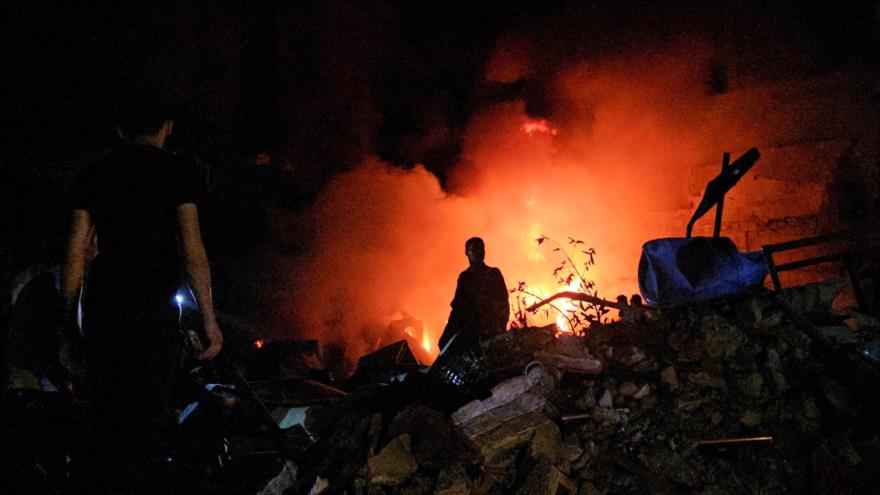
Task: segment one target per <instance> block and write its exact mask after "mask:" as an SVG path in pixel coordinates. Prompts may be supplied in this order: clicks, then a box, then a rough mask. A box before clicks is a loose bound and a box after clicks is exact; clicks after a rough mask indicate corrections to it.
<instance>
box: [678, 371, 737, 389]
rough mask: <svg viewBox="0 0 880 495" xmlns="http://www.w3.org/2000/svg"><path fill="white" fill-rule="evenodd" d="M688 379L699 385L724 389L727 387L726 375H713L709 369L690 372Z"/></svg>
mask: <svg viewBox="0 0 880 495" xmlns="http://www.w3.org/2000/svg"><path fill="white" fill-rule="evenodd" d="M687 380H688V382H690V383H693V384H694V385H697V386H698V387H704V388H717V389H723V388H725V387H727V382H725V381H724V377H722V376H718V375H713V374H711V373H709V372H707V371H698V372H696V373H688V374H687Z"/></svg>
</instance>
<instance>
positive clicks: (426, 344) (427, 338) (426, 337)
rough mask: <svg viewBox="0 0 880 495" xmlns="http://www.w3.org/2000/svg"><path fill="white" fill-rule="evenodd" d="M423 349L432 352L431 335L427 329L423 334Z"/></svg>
mask: <svg viewBox="0 0 880 495" xmlns="http://www.w3.org/2000/svg"><path fill="white" fill-rule="evenodd" d="M422 349H424V350H426V351H427V352H431V334H429V333H428V329H427V328H426V329H425V331H423V332H422Z"/></svg>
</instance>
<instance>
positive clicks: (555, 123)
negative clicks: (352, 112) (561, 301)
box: [284, 38, 816, 358]
mask: <svg viewBox="0 0 880 495" xmlns="http://www.w3.org/2000/svg"><path fill="white" fill-rule="evenodd" d="M512 39H513V38H512ZM513 40H514V41H512V42H511V43H506V42H505V41H504V40H503V39H502V42H500V43H499V45H498V47H497V52H496V56H495V57H493V58H492V59H490V60H489V62H488V64H487V67H486V74H485V79H486V80H487V81H495V82H502V83H509V82H511V81H513V80H515V79H517V78H522V77H527V78H529V80H528V81H529V87H530V88H532V89H531V90H530V91H531V92H532V93H534V92H535V91H538V92H539V93H540V95H539V96H540V98H541V99H543V100H544V104H543V105H541V106H540V108H541V109H542V114H541V115H529V114H528V112H527V102H526V99H525V98H524V99H523V100H519V101H511V102H506V103H501V104H496V105H493V106H490V107H487V108H484V109H483V110H482V111H480V112H478V113H477V114H476V115H475V116H474V118H473V119H472V120H471V122H470V124H469V126H468V128H467V131H466V133H465V139H464V146H463V153H462V159H461V162H460V163H459V165H458V166H457V167H456V168H455V169H454V170H453V171H452V172H451V173H450V175H449V176H448V178H447V179H448V180H447V188H446V189H445V190H444V188H442V187H441V185H440V181H439V180H438V178H437V177H435V176H434V175H432V174H431V173H430V172H429V171H428V170H426V169H425V168H424V167H422V166H418V165H417V166H415V167H413V168H411V169H401V168H398V167H394V166H392V165H389V164H385V163H382V162H380V161H379V160H377V159H375V158H370V159H368V160H366V161H365V162H364V163H362V164H361V165H360V166H358V167H356V168H355V169H354V170H352V171H351V172H348V173H345V174H343V175H340V176H338V177H336V178H335V179H334V180H332V182H331V183H330V184H329V186H328V187H327V188H326V189H325V190H324V191H323V192H322V194H321V195H320V198H319V200H318V201H317V203H316V204H315V205H314V207H313V208H312V209H311V210H310V211H309V213H308V215H307V217H306V219H305V220H304V222H305V224H306V225H308V226H309V228H310V229H311V230H312V231H313V232H314V233H315V235H314V238H313V240H312V242H311V244H310V247H309V249H308V250H307V252H306V253H305V254H303V255H302V256H300V257H299V258H298V259H297V260H295V262H294V263H293V265H294V266H293V269H292V270H291V271H290V273H291V275H290V280H293V284H292V285H295V286H296V287H298V292H297V294H296V296H295V297H293V298H291V299H290V300H288V301H287V302H286V303H285V304H284V307H285V317H286V318H287V320H288V321H290V322H291V324H292V325H293V326H294V327H295V328H298V329H299V330H300V331H301V332H302V334H304V335H305V336H309V337H312V338H319V339H321V340H322V341H323V342H325V343H326V342H338V343H341V344H342V345H344V347H345V349H346V352H347V354H348V355H349V356H350V357H351V358H356V357H357V356H359V355H362V354H363V353H365V352H369V351H371V350H374V349H375V348H376V346H377V345H380V344H388V343H390V342H392V341H394V340H399V339H400V338H404V337H405V335H403V334H402V333H398V334H397V335H393V334H389V329H388V325H389V322H391V321H392V320H394V319H399V318H401V317H402V316H405V315H412V316H413V317H415V318H416V319H419V320H422V321H423V325H424V331H425V332H426V339H427V340H428V343H429V345H430V347H429V348H430V351H429V352H430V354H432V355H436V352H437V348H436V342H437V340H438V338H439V337H440V334H441V332H442V330H443V327H444V325H445V322H446V318H447V316H448V312H449V302H450V300H451V298H452V295H453V291H454V286H455V281H456V277H457V274H458V273H459V272H460V271H461V270H464V269H465V268H466V267H467V260H466V258H465V256H464V241H465V240H466V239H467V238H469V237H471V236H480V237H482V238H483V239H485V241H486V246H487V256H486V261H487V263H488V264H489V265H492V266H497V267H499V268H500V269H501V271H502V273H503V274H504V276H505V280H506V282H507V285H508V287H515V286H516V285H517V283H518V282H519V281H524V282H526V283H527V284H528V285H529V287H531V288H533V289H534V290H536V291H540V292H544V293H546V294H548V295H549V294H553V293H555V292H557V291H558V290H561V287H559V285H558V284H557V283H556V282H555V280H554V277H553V276H552V274H551V271H552V269H553V268H554V267H555V266H556V264H557V262H558V261H559V255H558V253H554V252H553V251H552V246H550V247H548V245H547V244H544V245H538V244H537V243H536V242H535V240H536V238H538V237H539V236H541V235H547V236H549V237H551V238H553V239H555V240H557V241H560V242H561V243H562V244H563V245H564V244H565V243H566V240H567V239H568V238H569V237H572V238H576V239H580V240H583V241H584V243H585V245H586V246H589V247H593V248H595V249H596V252H597V256H596V265H595V267H593V268H592V269H591V270H590V272H589V273H588V277H590V278H591V279H592V280H594V281H595V282H596V283H597V287H598V291H599V294H600V296H603V297H605V298H608V299H614V297H615V296H616V295H617V294H626V295H629V294H632V293H635V292H637V291H638V287H637V279H636V277H637V264H638V260H639V255H640V249H641V245H642V243H644V242H645V241H647V240H649V239H652V238H658V237H665V236H681V235H683V234H684V228H685V225H686V223H687V220H688V214H689V212H690V211H692V209H693V206H694V205H693V202H694V201H695V200H698V199H699V194H700V193H701V192H702V191H701V190H700V191H693V190H691V189H692V188H691V184H693V183H695V182H696V183H701V184H705V181H707V180H708V179H710V178H711V177H712V176H713V175H714V174H715V173H717V170H718V168H720V160H721V152H722V151H725V150H727V151H731V152H732V153H733V157H734V158H736V157H737V156H739V155H740V154H741V153H742V152H744V151H745V150H747V149H748V148H750V147H752V146H755V145H759V144H761V143H764V142H767V141H768V140H773V139H784V133H785V132H789V130H790V129H791V128H793V127H798V126H801V125H802V124H801V122H803V121H804V117H805V113H807V112H809V111H810V110H808V109H805V108H800V107H797V106H794V107H792V106H790V105H788V106H787V105H784V104H782V105H780V104H778V103H774V102H775V101H777V100H774V98H776V97H777V96H778V94H776V93H774V92H772V91H770V92H768V91H744V92H736V91H732V92H730V93H729V94H728V89H730V88H729V87H728V85H735V84H736V83H737V82H736V81H727V79H726V78H727V77H728V75H727V74H721V75H719V74H717V72H718V70H719V69H718V66H717V62H716V61H717V54H716V53H715V51H714V50H713V49H712V48H711V45H709V44H707V43H703V42H701V41H699V40H694V39H686V38H682V39H678V40H675V41H672V42H668V43H666V44H664V45H657V46H651V47H643V48H639V49H635V48H633V49H630V50H629V51H627V52H617V53H615V54H614V55H613V56H609V57H605V58H603V57H591V58H590V59H589V60H588V59H586V58H582V59H580V60H562V61H558V62H559V63H556V64H554V65H552V66H550V65H549V64H547V63H546V61H540V60H538V59H540V57H541V53H540V51H539V50H540V46H541V45H540V43H533V42H522V41H517V40H515V39H513ZM551 69H552V70H551ZM740 82H741V81H740ZM535 88H537V89H535ZM762 112H763V117H762V118H761V119H757V118H755V115H756V114H760V113H762ZM694 170H711V172H710V175H707V176H706V177H705V178H699V180H692V179H693V177H692V174H693V173H694ZM704 179H705V180H704ZM738 187H739V188H740V190H742V191H744V192H742V194H752V193H754V192H755V191H754V189H753V188H754V187H755V186H754V185H749V184H748V181H744V183H743V184H742V185H741V186H738ZM797 201H798V200H795V202H797ZM800 201H805V202H812V203H813V206H812V207H815V201H816V197H815V196H810V195H807V194H805V195H803V196H802V199H801V200H800ZM803 207H804V208H807V207H809V205H806V204H804V205H803ZM793 208H795V209H796V208H797V206H794V207H793ZM682 212H684V213H682ZM413 337H414V342H415V343H419V342H420V341H421V336H420V335H419V334H418V333H416V334H414V335H413Z"/></svg>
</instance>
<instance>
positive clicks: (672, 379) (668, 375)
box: [660, 366, 678, 392]
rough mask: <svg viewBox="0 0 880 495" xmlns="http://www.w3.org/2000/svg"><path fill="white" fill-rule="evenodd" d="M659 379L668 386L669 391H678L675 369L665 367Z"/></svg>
mask: <svg viewBox="0 0 880 495" xmlns="http://www.w3.org/2000/svg"><path fill="white" fill-rule="evenodd" d="M660 378H661V379H662V380H663V383H665V384H666V385H669V390H672V391H673V392H674V391H676V390H678V374H677V373H676V372H675V368H673V367H672V366H667V367H666V368H664V369H663V371H661V372H660Z"/></svg>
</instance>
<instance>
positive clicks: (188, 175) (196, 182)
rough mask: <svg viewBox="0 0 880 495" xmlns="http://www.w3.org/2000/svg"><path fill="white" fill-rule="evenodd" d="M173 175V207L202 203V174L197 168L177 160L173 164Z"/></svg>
mask: <svg viewBox="0 0 880 495" xmlns="http://www.w3.org/2000/svg"><path fill="white" fill-rule="evenodd" d="M174 169H175V171H176V172H177V173H176V174H175V181H174V185H175V188H174V193H173V195H172V198H171V200H172V201H173V202H174V205H175V206H178V205H182V204H185V203H196V204H198V203H201V201H202V180H201V178H202V173H201V170H199V168H198V167H196V166H195V165H192V164H190V163H187V162H184V161H182V160H178V161H177V162H176V163H175V164H174Z"/></svg>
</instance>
